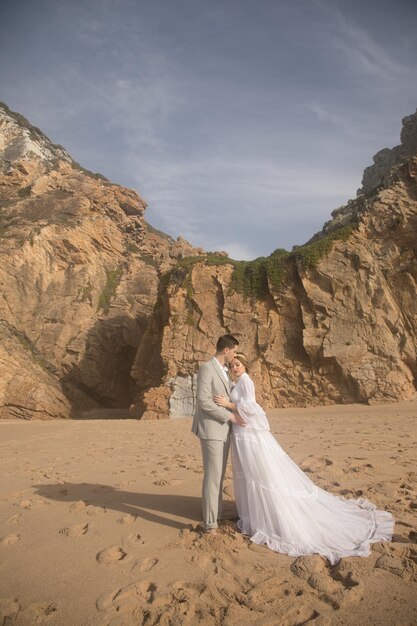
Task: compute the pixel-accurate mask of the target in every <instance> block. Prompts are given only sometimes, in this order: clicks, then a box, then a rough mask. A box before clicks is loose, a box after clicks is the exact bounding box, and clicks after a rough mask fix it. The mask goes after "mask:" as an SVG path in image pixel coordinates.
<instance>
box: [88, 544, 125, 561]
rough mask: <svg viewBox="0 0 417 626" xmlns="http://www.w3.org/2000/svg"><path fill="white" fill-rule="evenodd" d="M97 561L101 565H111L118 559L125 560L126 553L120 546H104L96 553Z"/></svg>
mask: <svg viewBox="0 0 417 626" xmlns="http://www.w3.org/2000/svg"><path fill="white" fill-rule="evenodd" d="M96 559H97V561H98V562H99V563H100V564H101V565H111V564H112V563H117V562H118V561H127V560H129V559H128V555H127V552H125V551H124V550H123V549H122V548H121V547H120V546H112V547H111V548H105V549H104V550H101V552H99V553H98V554H97V555H96Z"/></svg>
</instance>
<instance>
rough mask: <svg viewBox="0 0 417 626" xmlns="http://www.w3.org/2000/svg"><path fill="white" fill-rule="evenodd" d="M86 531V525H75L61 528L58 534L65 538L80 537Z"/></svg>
mask: <svg viewBox="0 0 417 626" xmlns="http://www.w3.org/2000/svg"><path fill="white" fill-rule="evenodd" d="M87 531H88V524H75V526H71V527H68V526H66V527H65V528H61V529H60V530H59V531H58V532H59V534H60V535H66V536H67V537H81V536H82V535H85V534H86V533H87Z"/></svg>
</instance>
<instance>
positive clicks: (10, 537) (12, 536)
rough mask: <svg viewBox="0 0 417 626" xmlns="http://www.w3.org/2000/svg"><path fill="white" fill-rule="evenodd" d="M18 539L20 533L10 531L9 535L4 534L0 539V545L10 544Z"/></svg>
mask: <svg viewBox="0 0 417 626" xmlns="http://www.w3.org/2000/svg"><path fill="white" fill-rule="evenodd" d="M18 541H20V535H18V534H17V533H12V534H10V535H6V536H5V537H3V539H1V540H0V543H1V545H2V546H10V545H12V544H14V543H17V542H18Z"/></svg>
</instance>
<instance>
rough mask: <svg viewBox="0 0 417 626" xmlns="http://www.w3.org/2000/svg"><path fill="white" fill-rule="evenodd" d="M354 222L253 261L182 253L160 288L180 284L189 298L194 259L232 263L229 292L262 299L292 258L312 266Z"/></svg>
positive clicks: (302, 265)
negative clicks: (308, 241)
mask: <svg viewBox="0 0 417 626" xmlns="http://www.w3.org/2000/svg"><path fill="white" fill-rule="evenodd" d="M356 226H357V225H356V224H348V225H346V226H343V227H341V228H338V229H337V230H334V231H333V232H331V233H329V234H328V235H326V236H324V237H322V238H320V239H317V240H316V241H313V242H311V243H309V244H305V245H303V246H299V247H297V248H296V249H294V250H293V251H292V252H288V251H287V250H283V249H282V248H278V249H277V250H275V251H274V252H272V254H270V255H269V256H268V257H258V258H257V259H254V260H253V261H235V260H234V259H229V257H226V256H220V255H216V254H210V253H209V254H206V255H201V256H192V257H184V258H183V259H180V260H179V261H178V263H177V265H176V266H175V267H174V268H173V269H172V270H170V271H169V272H167V273H166V274H164V275H163V276H162V279H161V288H162V289H166V287H167V286H168V285H169V284H170V283H172V284H176V285H178V286H179V287H181V288H183V289H185V290H186V292H187V296H188V298H191V297H192V295H193V289H192V283H191V274H190V270H191V269H192V268H193V266H194V265H195V264H197V263H202V264H204V265H232V266H233V273H232V279H231V282H230V293H233V292H237V293H241V294H243V295H244V296H246V297H248V298H249V297H251V298H258V299H262V298H265V297H266V296H267V294H268V293H269V291H270V288H271V287H272V289H274V288H275V289H279V287H280V286H281V284H282V280H283V277H284V272H285V270H286V268H287V267H288V265H289V263H290V262H291V261H296V262H297V264H298V266H299V268H300V269H301V270H306V269H308V268H309V267H315V266H317V264H318V263H319V261H320V260H321V259H322V258H324V257H325V256H327V255H328V254H329V253H330V251H331V249H332V247H333V244H334V242H335V241H337V240H338V241H346V240H347V239H348V238H349V237H350V235H351V233H352V231H353V230H354V229H355V228H356Z"/></svg>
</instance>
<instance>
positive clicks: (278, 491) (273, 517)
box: [214, 353, 394, 564]
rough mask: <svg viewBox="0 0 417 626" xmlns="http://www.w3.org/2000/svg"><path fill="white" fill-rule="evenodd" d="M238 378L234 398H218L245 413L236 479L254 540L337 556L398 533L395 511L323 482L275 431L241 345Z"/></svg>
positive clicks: (238, 435)
mask: <svg viewBox="0 0 417 626" xmlns="http://www.w3.org/2000/svg"><path fill="white" fill-rule="evenodd" d="M230 369H231V372H232V375H233V376H234V378H235V380H236V384H235V386H234V388H233V390H232V392H231V395H230V401H229V400H228V399H227V398H225V397H224V396H214V401H215V402H216V404H218V405H220V406H223V407H226V408H227V409H230V410H231V411H233V412H235V413H238V414H239V415H240V416H241V417H242V418H243V419H244V420H245V422H246V426H245V427H242V426H238V425H236V424H232V428H233V437H232V444H231V445H232V467H233V484H234V492H235V499H236V506H237V511H238V514H239V521H238V523H237V525H238V528H239V530H240V531H241V532H242V533H244V534H245V535H249V536H250V538H251V541H253V542H254V543H258V544H266V545H267V546H268V547H269V548H270V549H271V550H275V551H276V552H284V553H285V554H288V555H290V556H301V555H306V554H313V553H318V554H321V555H322V556H324V557H326V558H327V559H328V560H329V561H330V563H332V564H333V563H337V562H338V561H339V560H340V558H341V557H345V556H368V555H369V554H370V544H371V543H375V542H377V541H390V540H391V538H392V532H393V528H394V518H393V516H392V515H391V513H388V512H387V511H380V510H377V509H376V506H375V505H374V504H372V503H371V502H369V501H368V500H366V499H364V498H357V499H356V500H347V499H346V498H343V497H341V496H335V495H332V494H331V493H328V492H327V491H325V490H324V489H321V488H320V487H318V486H317V485H315V484H314V483H313V482H312V481H311V480H310V479H309V478H308V476H306V474H304V472H303V471H302V470H301V469H300V468H299V467H298V466H297V465H296V464H295V463H294V461H292V459H290V457H289V456H288V455H287V454H286V453H285V452H284V450H283V449H282V448H281V446H280V445H279V444H278V442H277V441H276V440H275V438H274V436H273V435H272V434H271V433H270V432H269V424H268V420H267V417H266V415H265V413H264V411H263V410H262V408H261V407H260V406H259V404H257V403H256V399H255V386H254V384H253V381H252V379H251V378H250V376H249V375H248V373H247V369H248V362H247V359H246V357H245V355H244V354H242V353H238V354H237V355H236V357H235V359H234V360H233V361H232V363H231V364H230Z"/></svg>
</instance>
